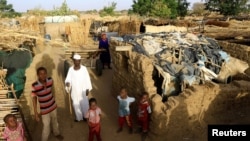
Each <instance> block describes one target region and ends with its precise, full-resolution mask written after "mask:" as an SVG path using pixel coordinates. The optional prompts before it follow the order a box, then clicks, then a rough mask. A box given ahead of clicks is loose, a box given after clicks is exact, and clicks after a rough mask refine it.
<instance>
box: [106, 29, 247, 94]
mask: <svg viewBox="0 0 250 141" xmlns="http://www.w3.org/2000/svg"><path fill="white" fill-rule="evenodd" d="M112 40H113V43H111V44H114V45H115V44H116V45H115V46H118V45H119V44H122V43H126V44H130V45H132V51H133V52H137V53H138V54H142V55H144V56H145V57H147V58H149V60H151V63H152V65H153V66H154V69H152V71H153V73H152V75H153V79H154V81H155V86H156V87H157V92H158V94H160V95H162V96H163V97H164V96H170V95H176V94H178V93H180V92H181V91H183V90H184V89H185V88H186V87H188V86H191V85H194V84H203V83H205V82H206V81H216V82H222V83H229V82H231V80H232V76H234V75H236V74H238V73H244V71H245V70H246V69H247V68H248V67H249V66H248V64H247V63H246V62H244V61H241V60H239V59H236V58H234V57H231V56H230V55H229V54H227V53H226V52H224V51H223V50H222V49H221V47H220V46H219V44H218V43H217V41H216V40H214V39H212V38H208V37H205V36H202V35H198V36H197V35H194V34H191V33H179V32H169V33H167V32H161V33H146V34H141V35H125V36H123V37H119V38H112ZM114 42H115V43H114ZM119 42H120V43H119ZM117 43H118V44H117ZM121 48H122V47H120V48H119V49H120V50H122V49H121ZM118 51H119V50H118ZM127 57H128V58H130V56H129V55H127ZM125 62H126V61H125ZM233 62H237V64H238V65H239V66H240V67H237V68H235V67H233V64H234V63H233ZM157 76H159V77H158V78H157Z"/></svg>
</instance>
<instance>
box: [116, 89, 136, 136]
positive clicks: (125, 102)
mask: <svg viewBox="0 0 250 141" xmlns="http://www.w3.org/2000/svg"><path fill="white" fill-rule="evenodd" d="M117 99H118V101H119V126H120V127H119V129H118V130H117V132H118V133H119V132H121V131H122V129H123V124H124V122H125V121H126V122H127V124H128V127H129V133H133V129H132V121H131V115H130V107H129V106H130V104H131V103H132V102H134V101H135V98H133V97H129V96H128V94H127V90H126V89H125V88H122V89H121V91H120V95H118V96H117Z"/></svg>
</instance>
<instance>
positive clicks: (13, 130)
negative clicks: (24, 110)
mask: <svg viewBox="0 0 250 141" xmlns="http://www.w3.org/2000/svg"><path fill="white" fill-rule="evenodd" d="M3 120H4V122H5V125H6V127H5V128H4V133H3V137H4V138H5V139H6V140H7V141H26V138H25V135H24V129H23V125H22V123H21V122H17V118H16V116H15V115H13V114H8V115H6V116H5V117H4V119H3Z"/></svg>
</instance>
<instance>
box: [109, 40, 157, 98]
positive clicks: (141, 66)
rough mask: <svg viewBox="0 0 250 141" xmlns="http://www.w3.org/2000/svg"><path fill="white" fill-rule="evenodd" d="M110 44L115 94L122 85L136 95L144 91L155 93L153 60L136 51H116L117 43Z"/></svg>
mask: <svg viewBox="0 0 250 141" xmlns="http://www.w3.org/2000/svg"><path fill="white" fill-rule="evenodd" d="M110 44H111V56H112V63H113V69H114V75H113V78H112V84H113V86H112V87H113V93H114V96H116V95H117V94H118V93H119V90H120V88H121V87H126V88H127V89H128V93H129V94H130V95H131V96H135V97H137V96H138V95H139V94H140V93H142V92H143V91H148V92H149V93H150V94H155V93H156V87H154V82H153V80H152V74H153V64H152V61H151V60H150V59H149V58H147V57H146V56H144V55H141V54H138V53H135V52H128V51H121V52H117V51H115V46H116V45H117V43H115V42H111V43H110ZM120 45H125V44H120Z"/></svg>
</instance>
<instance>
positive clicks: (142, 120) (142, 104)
mask: <svg viewBox="0 0 250 141" xmlns="http://www.w3.org/2000/svg"><path fill="white" fill-rule="evenodd" d="M150 114H151V108H150V105H149V101H148V93H147V92H143V93H142V95H141V99H140V101H139V105H138V121H139V125H140V126H141V129H142V133H143V134H144V135H146V134H147V132H148V127H149V118H150Z"/></svg>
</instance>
